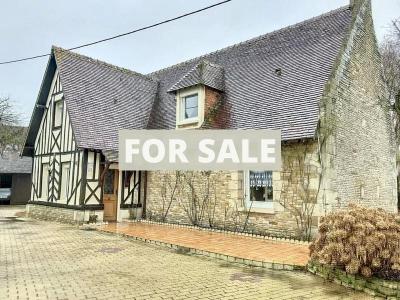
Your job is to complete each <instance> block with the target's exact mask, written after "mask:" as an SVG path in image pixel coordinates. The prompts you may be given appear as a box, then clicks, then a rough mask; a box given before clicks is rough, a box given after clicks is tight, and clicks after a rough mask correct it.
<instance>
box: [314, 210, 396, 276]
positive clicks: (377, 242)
mask: <svg viewBox="0 0 400 300" xmlns="http://www.w3.org/2000/svg"><path fill="white" fill-rule="evenodd" d="M398 221H399V219H398V216H397V215H394V214H389V213H387V212H385V211H384V210H382V209H369V208H365V207H362V206H357V205H351V206H350V207H349V208H347V209H346V210H342V211H337V212H334V213H331V214H329V215H327V216H326V217H323V218H321V222H320V226H319V229H318V231H319V235H318V237H317V239H316V240H315V241H314V242H313V243H312V244H311V246H310V251H311V260H313V261H316V262H318V263H320V264H324V265H330V266H333V267H337V268H339V269H342V270H345V271H346V272H347V273H350V274H353V275H355V274H361V275H362V276H364V277H371V276H377V277H381V278H385V279H397V280H399V279H400V224H399V222H398Z"/></svg>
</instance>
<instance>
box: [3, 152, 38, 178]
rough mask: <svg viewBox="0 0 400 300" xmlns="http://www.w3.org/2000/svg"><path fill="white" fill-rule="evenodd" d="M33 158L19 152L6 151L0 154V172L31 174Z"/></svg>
mask: <svg viewBox="0 0 400 300" xmlns="http://www.w3.org/2000/svg"><path fill="white" fill-rule="evenodd" d="M31 172H32V158H30V157H20V156H19V153H6V154H4V155H3V156H0V174H30V173H31Z"/></svg>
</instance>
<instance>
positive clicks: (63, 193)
mask: <svg viewBox="0 0 400 300" xmlns="http://www.w3.org/2000/svg"><path fill="white" fill-rule="evenodd" d="M69 165H70V163H69V162H65V163H62V164H61V189H60V200H67V199H68V196H69V176H70V175H69Z"/></svg>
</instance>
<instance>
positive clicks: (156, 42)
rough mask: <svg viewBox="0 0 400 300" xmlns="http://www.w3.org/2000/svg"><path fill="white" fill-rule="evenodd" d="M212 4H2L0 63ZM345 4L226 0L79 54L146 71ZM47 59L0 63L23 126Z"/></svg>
mask: <svg viewBox="0 0 400 300" xmlns="http://www.w3.org/2000/svg"><path fill="white" fill-rule="evenodd" d="M216 2H219V1H218V0H201V1H200V0H197V1H195V0H192V1H189V0H168V1H166V0H113V1H98V0H64V1H54V0H35V1H32V0H2V1H1V4H0V11H1V21H0V37H1V47H0V61H5V60H11V59H15V58H21V57H26V56H32V55H37V54H41V53H46V52H49V51H50V48H51V45H57V46H60V47H63V48H69V47H73V46H76V45H79V44H82V43H87V42H90V41H94V40H97V39H102V38H104V37H108V36H112V35H115V34H118V33H123V32H126V31H130V30H132V29H135V28H139V27H142V26H146V25H150V24H152V23H155V22H159V21H162V20H164V19H167V18H171V17H174V16H177V15H180V14H183V13H186V12H189V11H192V10H196V9H199V8H201V7H204V6H207V5H210V4H213V3H216ZM372 2H373V14H374V20H375V27H376V31H377V36H378V39H379V40H381V39H382V38H383V36H384V34H385V32H386V31H387V28H388V25H389V23H390V21H391V20H393V19H395V18H397V17H399V16H400V0H373V1H372ZM348 3H349V0H329V1H328V0H298V1H293V0H233V1H232V2H229V3H227V4H225V5H222V6H219V7H216V8H213V9H211V10H208V11H205V12H202V13H200V14H197V15H194V16H190V17H187V18H184V19H181V20H178V21H176V22H174V23H169V24H167V25H162V26H160V27H157V28H153V29H150V30H147V31H144V32H140V33H138V34H135V35H131V36H127V37H123V38H121V39H118V40H114V41H110V42H107V43H103V44H99V45H95V46H92V47H88V48H85V49H80V50H79V51H78V52H79V53H81V54H85V55H88V56H91V57H93V58H97V59H100V60H104V61H106V62H109V63H112V64H115V65H118V66H121V67H125V68H128V69H131V70H135V71H137V72H140V73H148V72H151V71H154V70H157V69H160V68H163V67H166V66H169V65H172V64H175V63H178V62H181V61H183V60H186V59H189V58H192V57H196V56H198V55H202V54H205V53H208V52H210V51H214V50H217V49H220V48H223V47H226V46H229V45H231V44H234V43H238V42H241V41H244V40H247V39H249V38H252V37H255V36H258V35H261V34H264V33H267V32H270V31H273V30H276V29H279V28H281V27H284V26H287V25H291V24H294V23H297V22H299V21H302V20H305V19H307V18H310V17H314V16H317V15H319V14H321V13H325V12H328V11H330V10H332V9H335V8H338V7H340V6H343V5H347V4H348ZM46 63H47V58H41V59H38V60H35V61H28V62H22V63H16V64H11V65H0V95H1V96H10V97H11V98H12V100H13V101H14V103H15V106H16V110H17V111H18V112H20V113H21V114H22V116H23V124H24V125H27V124H28V123H29V119H30V115H31V113H32V109H33V106H34V103H35V101H36V97H37V94H38V91H39V87H40V83H41V81H42V77H43V74H44V71H45V67H46Z"/></svg>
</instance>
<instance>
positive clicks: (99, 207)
mask: <svg viewBox="0 0 400 300" xmlns="http://www.w3.org/2000/svg"><path fill="white" fill-rule="evenodd" d="M371 15H372V12H371V1H369V0H358V1H351V3H350V5H349V6H346V7H342V8H339V9H337V10H334V11H331V12H328V13H326V14H323V15H321V16H318V17H315V18H312V19H310V20H306V21H303V22H301V23H299V24H296V25H293V26H290V27H287V28H283V29H281V30H278V31H275V32H272V33H268V34H265V35H262V36H259V37H256V38H254V39H251V40H248V41H245V42H242V43H239V44H237V45H233V46H230V47H227V48H224V49H221V50H218V51H216V52H213V53H210V54H206V55H203V56H201V57H197V58H194V59H191V60H188V61H185V62H182V63H179V64H177V65H174V66H171V67H168V68H165V69H161V70H159V71H156V72H153V73H151V74H139V73H137V72H133V71H130V70H126V69H123V68H119V67H116V66H113V65H110V64H107V63H104V62H101V61H98V60H95V59H92V58H88V57H85V56H82V55H79V54H76V53H73V52H70V51H66V50H63V49H60V48H56V47H53V48H52V54H51V57H50V59H49V62H48V66H47V69H46V72H45V75H44V79H43V83H42V86H41V89H40V92H39V95H38V98H37V102H36V106H35V108H34V111H33V116H32V119H31V123H30V127H29V133H28V137H27V140H26V143H25V148H24V151H23V154H24V155H27V156H32V157H33V175H32V191H31V197H30V201H29V205H28V208H27V209H28V213H29V214H30V215H33V216H38V217H45V218H49V219H57V220H66V221H74V222H83V221H88V220H89V219H91V220H95V219H97V220H105V221H117V220H118V221H121V220H123V219H126V218H129V217H130V214H131V217H132V214H134V216H135V217H142V218H147V219H155V220H162V221H165V222H175V223H189V224H196V225H201V226H215V227H224V228H225V227H227V228H232V227H235V226H236V227H237V226H238V223H240V222H243V221H244V222H245V224H246V226H247V230H251V231H256V232H261V233H271V234H295V233H296V231H297V232H298V231H299V227H301V226H308V227H310V226H315V225H316V224H317V223H318V218H319V217H320V216H322V215H324V214H326V213H327V212H329V211H332V210H335V209H337V208H340V207H346V205H348V204H349V203H350V202H353V201H356V202H360V203H362V204H364V205H367V206H371V207H381V208H384V209H386V210H388V211H392V212H394V211H397V196H396V195H397V185H396V163H395V142H394V134H393V133H394V132H393V128H392V125H391V124H392V122H391V114H390V103H389V100H388V99H387V97H386V90H385V86H384V83H383V81H382V77H381V60H380V55H379V52H378V47H377V42H376V38H375V33H374V28H373V22H372V16H371ZM202 128H217V129H221V130H222V129H250V128H251V129H281V130H282V160H283V166H282V170H281V172H269V171H266V172H252V171H251V170H250V171H231V172H216V173H212V174H211V173H210V172H203V173H201V174H181V173H179V174H178V173H175V174H169V175H168V174H166V173H165V172H149V171H148V172H139V171H132V172H124V171H120V170H119V169H118V156H117V151H118V130H120V129H182V130H185V129H195V130H201V129H202ZM168 176H169V177H168ZM196 176H197V177H196ZM198 176H200V179H199V177H198ZM201 176H203V177H201ZM177 177H181V178H180V179H179V182H181V180H193V182H195V184H192V185H191V186H192V188H193V189H194V188H195V186H196V185H197V186H200V185H202V184H203V183H204V182H211V183H212V187H213V189H212V191H211V190H210V188H208V191H207V193H206V194H207V197H205V196H204V193H203V194H201V193H200V194H201V195H200V194H199V195H197V194H196V193H190V191H189V192H188V191H187V187H185V188H179V194H178V191H177V192H176V194H174V193H175V190H178V189H177V188H176V189H174V188H173V185H174V182H178V180H177ZM182 182H183V181H182ZM193 182H192V183H193ZM210 186H211V185H209V187H210ZM199 189H200V187H199ZM192 192H193V190H192ZM203 192H204V190H203ZM195 194H196V198H195V199H191V197H193V195H195ZM168 199H169V200H168ZM205 199H206V200H207V203H208V205H209V206H210V203H212V204H211V206H210V207H208V208H207V209H206V210H204V209H203V208H201V209H202V210H201V211H197V210H198V209H199V201H200V200H201V201H206V200H205ZM192 200H193V201H194V202H193V201H192ZM200 206H201V207H203V206H202V205H200ZM211 217H212V218H211ZM238 220H239V221H238ZM211 223H212V224H211ZM308 227H307V228H308ZM301 230H303V229H301ZM307 230H308V229H307Z"/></svg>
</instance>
